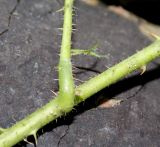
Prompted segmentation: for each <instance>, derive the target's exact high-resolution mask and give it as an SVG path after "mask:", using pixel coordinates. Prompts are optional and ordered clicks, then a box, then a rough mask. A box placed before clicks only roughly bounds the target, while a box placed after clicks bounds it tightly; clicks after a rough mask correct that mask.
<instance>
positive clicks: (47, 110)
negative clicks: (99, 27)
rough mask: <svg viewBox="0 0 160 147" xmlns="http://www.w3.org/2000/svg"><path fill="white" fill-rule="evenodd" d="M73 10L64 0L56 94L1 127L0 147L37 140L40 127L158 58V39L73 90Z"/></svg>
mask: <svg viewBox="0 0 160 147" xmlns="http://www.w3.org/2000/svg"><path fill="white" fill-rule="evenodd" d="M72 7H73V0H65V6H64V26H63V37H62V46H61V53H60V62H59V88H60V91H59V95H58V96H57V97H56V98H54V99H53V100H51V101H50V102H49V103H48V104H46V105H45V106H43V107H41V108H39V109H38V110H36V111H35V112H33V113H32V114H30V115H29V116H27V117H26V118H24V119H23V120H21V121H19V122H17V123H16V124H15V125H13V126H12V127H10V128H7V129H3V128H0V147H11V146H13V145H15V144H16V143H18V142H19V141H21V140H23V139H25V138H27V137H28V136H30V135H33V136H34V138H35V140H36V141H37V138H36V133H37V131H38V130H39V129H40V128H42V127H43V126H45V125H46V124H48V123H49V122H51V121H53V120H55V119H57V118H58V117H60V116H62V115H65V114H66V113H67V112H69V111H71V110H72V108H73V107H74V106H75V105H77V104H79V103H80V102H82V101H84V100H86V99H87V98H88V97H90V96H91V95H93V94H95V93H97V92H98V91H100V90H102V89H103V88H105V87H108V86H109V85H111V84H113V83H115V82H117V81H118V80H120V79H122V78H123V77H125V76H127V75H128V74H129V73H131V72H133V71H134V70H137V69H139V68H141V67H142V66H145V65H146V64H147V63H149V62H151V61H152V60H154V59H155V58H157V57H159V56H160V39H157V40H156V41H155V42H154V43H152V44H151V45H150V46H148V47H146V48H144V49H143V50H141V51H139V52H138V53H136V54H134V55H133V56H131V57H129V58H128V59H126V60H124V61H122V62H120V63H119V64H117V65H115V66H113V67H111V68H110V69H108V70H106V71H105V72H103V73H101V74H99V75H98V76H96V77H94V78H92V79H90V80H89V81H87V82H85V83H84V84H82V85H80V86H78V87H77V88H75V89H74V82H73V77H72V66H71V61H70V56H71V55H70V49H71V31H72Z"/></svg>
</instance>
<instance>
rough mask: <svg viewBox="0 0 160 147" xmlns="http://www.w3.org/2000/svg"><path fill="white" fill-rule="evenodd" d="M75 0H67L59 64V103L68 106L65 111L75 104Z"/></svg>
mask: <svg viewBox="0 0 160 147" xmlns="http://www.w3.org/2000/svg"><path fill="white" fill-rule="evenodd" d="M73 2H74V0H65V4H64V23H63V36H62V44H61V50H60V60H59V65H58V70H59V71H58V73H59V95H60V97H59V104H60V105H61V107H63V108H64V107H67V109H68V110H67V109H66V111H65V112H68V111H70V110H71V109H72V108H73V106H74V97H75V93H74V81H73V76H72V64H71V36H72V11H73V10H72V8H73Z"/></svg>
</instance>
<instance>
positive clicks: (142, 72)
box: [140, 65, 147, 75]
mask: <svg viewBox="0 0 160 147" xmlns="http://www.w3.org/2000/svg"><path fill="white" fill-rule="evenodd" d="M146 69H147V66H146V65H143V66H142V67H141V68H140V70H141V73H140V75H143V74H144V72H145V71H146Z"/></svg>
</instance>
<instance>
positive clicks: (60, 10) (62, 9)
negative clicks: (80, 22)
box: [56, 7, 64, 12]
mask: <svg viewBox="0 0 160 147" xmlns="http://www.w3.org/2000/svg"><path fill="white" fill-rule="evenodd" d="M62 11H64V7H62V8H61V9H59V10H57V11H56V12H62Z"/></svg>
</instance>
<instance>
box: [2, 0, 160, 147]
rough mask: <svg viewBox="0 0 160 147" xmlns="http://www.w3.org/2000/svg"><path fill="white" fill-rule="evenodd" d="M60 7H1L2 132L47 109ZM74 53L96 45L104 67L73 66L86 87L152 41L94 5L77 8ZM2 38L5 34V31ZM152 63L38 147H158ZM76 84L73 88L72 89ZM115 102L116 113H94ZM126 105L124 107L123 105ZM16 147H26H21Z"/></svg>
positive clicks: (90, 62) (28, 0) (5, 3)
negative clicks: (106, 101) (103, 103)
mask: <svg viewBox="0 0 160 147" xmlns="http://www.w3.org/2000/svg"><path fill="white" fill-rule="evenodd" d="M61 7H62V3H61V2H59V1H58V0H55V1H50V0H45V1H44V0H34V1H32V0H19V1H18V0H17V1H16V0H12V1H10V0H0V18H1V21H0V32H2V33H0V126H2V127H9V126H11V125H13V124H14V123H15V122H16V121H18V120H21V119H22V118H24V117H25V116H26V115H27V114H30V113H31V112H33V111H34V110H36V109H37V108H39V107H41V106H42V105H44V104H46V103H47V102H48V101H49V100H50V99H51V98H52V96H53V94H52V92H51V91H50V90H54V91H57V89H58V86H57V81H56V80H54V79H56V78H57V72H56V69H55V67H56V66H57V63H58V53H59V46H60V40H61V36H59V34H61V32H60V31H59V30H58V29H57V28H58V27H61V26H62V20H63V16H62V14H60V13H57V12H56V10H58V9H60V8H61ZM76 7H77V8H78V9H75V11H76V14H77V15H76V16H75V18H74V22H75V23H76V24H77V25H76V29H77V30H76V31H74V35H73V46H74V47H76V48H84V49H85V48H88V47H90V46H92V45H94V44H95V43H96V42H98V44H99V50H98V51H99V52H100V53H101V54H108V58H107V59H96V58H94V57H85V56H78V57H74V58H73V64H74V66H78V67H79V69H78V70H77V69H76V71H75V76H76V78H79V79H81V80H87V79H89V78H90V77H91V76H94V75H96V74H98V72H102V71H104V70H105V69H106V66H107V67H108V66H112V65H114V64H115V63H117V62H119V61H121V60H122V59H124V58H126V57H128V56H129V55H132V54H133V53H135V52H136V51H137V50H139V49H141V48H143V47H144V46H146V45H148V44H149V43H150V41H149V40H148V39H147V38H146V37H145V36H143V35H142V34H141V33H140V32H139V30H138V28H137V26H136V24H133V23H131V22H129V21H128V20H125V19H123V18H121V17H119V16H117V15H115V14H113V13H112V12H110V11H108V10H107V9H106V6H103V5H100V6H97V7H90V6H87V5H85V4H84V3H82V2H81V1H76ZM5 30H6V31H5ZM158 62H159V61H158V60H156V61H154V62H153V63H151V64H150V65H149V66H148V70H147V72H146V73H145V74H144V75H142V76H139V74H137V73H138V72H136V73H134V74H132V76H129V77H128V78H126V79H125V80H122V81H120V82H118V83H117V84H115V85H113V86H111V87H110V88H107V89H105V90H103V91H102V92H100V93H98V94H96V95H95V96H94V97H93V98H92V99H89V100H87V101H86V102H85V103H83V104H82V105H80V106H79V107H77V108H76V110H77V111H75V112H73V113H72V114H70V115H69V116H68V117H66V118H62V119H61V120H59V121H58V123H51V124H49V125H48V126H47V127H45V128H44V129H43V130H44V131H43V132H44V133H39V134H40V136H39V138H38V145H37V147H57V146H60V147H89V146H92V147H95V146H99V147H110V146H112V147H151V146H152V147H157V146H159V144H160V141H159V138H160V109H159V105H160V99H159V96H160V93H159V82H160V80H159V75H160V72H159V68H158ZM77 84H79V83H78V82H77ZM112 97H115V98H121V99H124V100H125V101H124V102H123V103H121V104H120V105H119V106H116V107H114V108H109V109H100V108H98V107H97V102H98V101H99V99H102V98H106V99H107V98H108V99H110V98H112ZM127 98H128V99H127ZM17 146H27V147H29V146H31V145H28V144H25V143H22V144H20V145H17Z"/></svg>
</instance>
